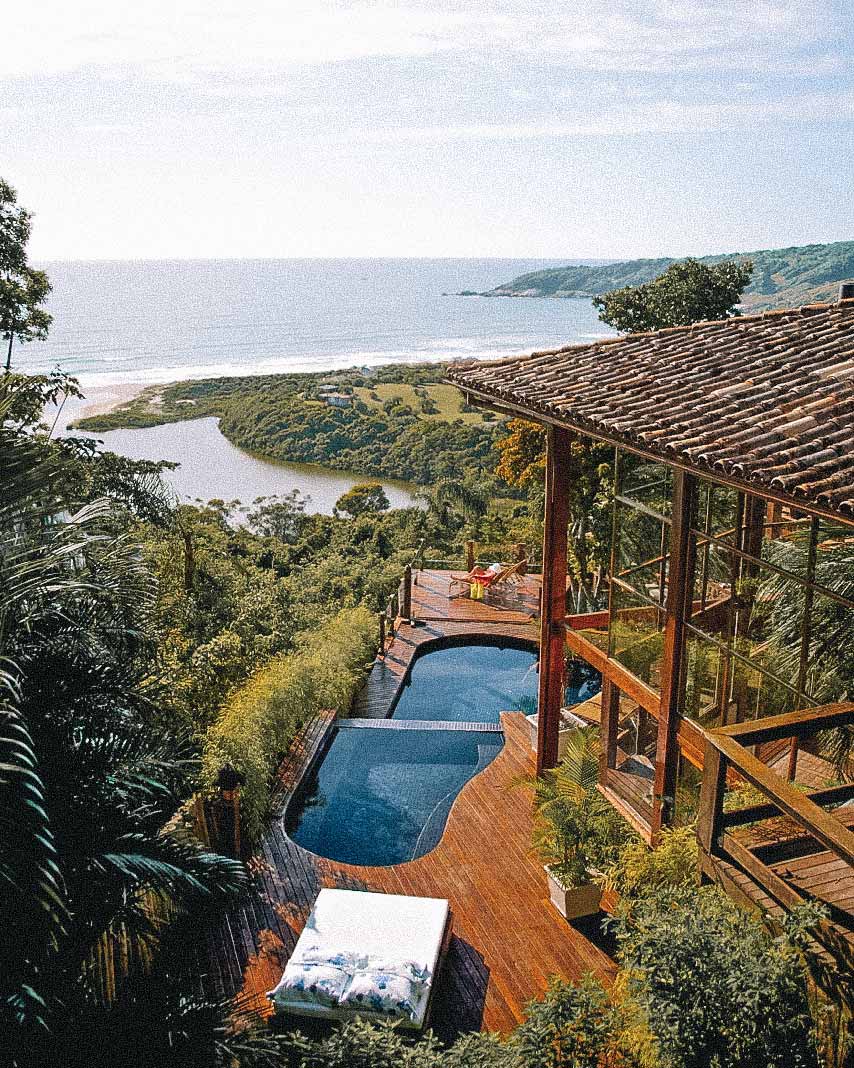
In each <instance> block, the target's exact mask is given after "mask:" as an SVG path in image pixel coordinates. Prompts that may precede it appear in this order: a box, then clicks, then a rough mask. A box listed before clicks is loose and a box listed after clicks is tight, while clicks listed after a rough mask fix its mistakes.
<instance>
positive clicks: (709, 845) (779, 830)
mask: <svg viewBox="0 0 854 1068" xmlns="http://www.w3.org/2000/svg"><path fill="white" fill-rule="evenodd" d="M851 724H854V704H852V703H844V704H832V705H824V706H822V707H820V708H810V709H804V710H801V711H798V712H790V713H787V714H785V715H781V716H769V717H767V718H766V719H760V720H755V721H751V722H749V723H739V724H735V725H733V726H728V727H719V728H716V729H712V730H704V731H703V732H702V734H703V737H704V740H705V757H704V762H703V763H704V767H703V785H702V791H701V796H700V810H699V817H698V822H697V835H698V838H699V841H700V850H701V861H700V862H701V866H702V868H703V870H704V872H705V873H706V874H707V875H709V876H711V877H713V878H722V879H723V880H724V881H726V876H727V873H729V874H730V875H732V874H733V872H732V869H737V873H736V874H737V877H738V878H741V879H742V882H743V877H744V876H746V877H747V879H748V880H749V881H750V882H751V883H752V884H753V887H754V888H755V889H754V893H753V895H752V900H754V901H761V900H762V899H763V897H764V898H765V899H766V900H767V899H768V898H770V899H771V902H772V903H775V904H776V905H778V906H779V907H780V908H782V909H783V910H785V911H790V910H791V909H793V908H794V907H796V906H797V905H799V904H800V903H802V902H803V901H805V900H809V899H815V900H818V901H821V902H823V903H824V904H825V905H826V907H827V909H828V913H829V923H828V924H825V925H822V926H823V933H824V934H825V935H828V936H831V937H829V939H825V938H822V941H825V942H827V941H831V942H834V943H838V941H839V935H840V928H841V932H842V936H843V938H846V937H850V935H851V932H852V930H854V916H852V914H851V912H850V911H848V910H847V908H846V907H845V905H844V902H845V901H846V900H847V897H845V896H844V895H845V894H847V891H844V893H843V897H842V898H841V899H840V901H841V902H842V905H840V904H838V903H837V902H836V899H837V898H838V897H839V892H840V889H841V888H844V887H845V886H848V888H849V889H850V888H851V886H854V832H852V830H851V829H850V827H849V826H848V825H847V823H848V822H849V820H848V819H846V817H854V810H852V809H851V808H850V807H849V806H847V805H845V803H846V802H848V801H850V800H851V799H852V798H854V783H851V782H848V783H844V784H842V785H838V786H831V787H829V788H825V789H819V790H812V791H811V792H805V791H804V790H802V789H800V788H798V786H797V785H795V784H794V783H792V782H789V781H787V779H786V778H785V777H783V776H782V775H780V774H778V773H777V772H776V771H774V770H773V769H772V768H770V767H769V766H768V765H767V764H765V763H763V762H762V760H761V759H760V758H759V756H758V755H756V753H755V752H752V751H751V748H752V747H763V746H767V745H768V743H775V742H776V743H779V742H781V741H784V740H786V739H793V740H795V742H796V744H797V745H798V746H800V745H801V743H802V742H804V741H806V740H808V739H810V738H813V737H815V736H816V735H817V734H820V733H821V732H824V731H828V730H832V729H834V728H841V727H846V726H850V725H851ZM760 751H761V748H760ZM794 752H797V750H796V749H795V750H794ZM744 783H749V784H750V786H752V787H753V788H754V789H755V790H756V791H758V793H759V794H760V795H762V797H763V798H764V800H763V801H762V802H760V803H758V804H753V805H751V806H749V807H747V808H738V809H735V810H734V811H726V810H725V797H726V793H727V789H728V787H732V786H734V785H738V784H744ZM839 806H845V807H843V808H839ZM834 807H835V808H836V809H837V811H836V812H835V813H834V812H832V811H830V809H831V808H834ZM768 821H772V822H771V823H770V825H769V824H768ZM761 824H765V827H764V828H760V826H759V825H761ZM819 854H821V856H822V858H823V863H822V866H821V870H822V871H826V873H827V876H826V879H825V880H824V881H822V880H821V879H819V880H818V881H816V879H815V866H813V869H812V874H811V876H810V878H809V879H807V878H799V876H800V875H801V873H802V872H803V871H805V869H804V868H802V867H801V866H800V862H802V861H803V858H805V857H809V856H813V857H815V856H817V855H819ZM738 873H740V875H738ZM743 885H748V884H746V883H743ZM756 890H758V891H759V892H758V893H757V892H756ZM748 896H751V895H750V894H748Z"/></svg>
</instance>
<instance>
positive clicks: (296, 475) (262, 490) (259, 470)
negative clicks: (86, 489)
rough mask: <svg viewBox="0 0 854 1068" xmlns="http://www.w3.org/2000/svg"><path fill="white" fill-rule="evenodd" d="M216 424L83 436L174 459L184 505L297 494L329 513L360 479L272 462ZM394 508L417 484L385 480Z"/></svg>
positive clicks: (171, 477)
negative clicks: (244, 447)
mask: <svg viewBox="0 0 854 1068" xmlns="http://www.w3.org/2000/svg"><path fill="white" fill-rule="evenodd" d="M218 423H219V420H218V419H214V418H206V419H192V420H188V421H187V422H182V423H167V424H165V425H164V426H154V427H146V428H145V429H143V430H111V431H109V432H108V433H104V434H93V435H88V434H87V435H83V434H79V432H75V433H78V434H79V436H81V437H84V436H85V437H89V436H91V437H96V438H98V439H99V440H100V441H103V443H104V448H105V449H108V450H109V451H110V452H117V453H119V454H120V455H121V456H129V457H130V458H131V459H133V460H167V459H168V460H173V461H175V462H177V463H179V464H180V465H181V466H180V467H178V468H177V469H176V470H175V471H170V472H167V473H166V475H165V476H164V477H165V479H166V481H167V482H168V483H169V484H170V485H171V486H172V487H173V489H174V490H175V492H176V494H177V495H178V496H179V497H180V498H181V499H182V500H185V501H195V500H201V501H208V500H212V499H214V498H220V499H222V500H225V501H232V500H239V501H240V502H241V503H243V504H251V503H252V502H253V501H254V500H255V499H256V498H258V497H271V496H275V495H281V494H285V493H289V492H290V491H291V490H294V489H296V490H299V492H300V493H302V494H304V495H306V496H308V497H310V498H311V502H310V504H309V505H308V506H307V510H308V511H309V512H321V513H323V514H324V515H331V514H332V508H333V506H334V504H335V502H336V501H337V500H338V498H339V497H340V496H341V495H342V494H343V493H346V492H347V490H349V489H350V488H351V487H352V486H354V485H355V484H356V483H357V482H364V481H365V476H364V475H352V474H348V473H347V472H344V471H333V470H332V469H331V468H328V467H318V466H316V465H314V464H288V463H273V462H271V461H270V460H263V459H261V458H260V457H257V456H252V455H251V454H250V453H247V452H244V451H243V450H242V449H238V448H237V446H236V445H232V444H231V442H230V441H229V440H228V438H226V437H223V435H222V434H221V433H220V432H219V427H218ZM383 486H384V487H385V492H386V496H387V497H388V499H389V504H390V505H391V506H392V508H406V507H408V506H410V505H413V504H415V503H416V502H415V500H414V498H413V494H414V492H415V491H416V487H415V486H411V485H409V484H408V483H406V482H394V481H390V482H387V481H384V482H383Z"/></svg>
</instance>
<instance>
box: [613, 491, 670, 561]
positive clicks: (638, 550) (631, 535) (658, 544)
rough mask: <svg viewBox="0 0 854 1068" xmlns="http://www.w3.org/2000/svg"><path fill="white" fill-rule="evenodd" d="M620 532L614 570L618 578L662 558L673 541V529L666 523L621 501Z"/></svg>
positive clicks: (618, 531)
mask: <svg viewBox="0 0 854 1068" xmlns="http://www.w3.org/2000/svg"><path fill="white" fill-rule="evenodd" d="M616 534H617V544H616V546H615V553H614V571H615V574H616V575H617V576H618V577H620V576H622V575H623V573H624V572H627V571H630V570H631V569H632V568H635V567H638V566H639V565H644V566H646V565H649V564H651V563H653V562H657V561H660V560H661V557H662V555H665V554H666V553H667V550H668V546H669V543H670V528H669V527H668V526H667V524H666V523H663V522H662V521H661V520H660V519H656V518H655V516H651V515H647V514H646V512H638V511H635V510H634V509H633V508H631V507H630V506H629V505H626V504H620V503H618V504H617V524H616Z"/></svg>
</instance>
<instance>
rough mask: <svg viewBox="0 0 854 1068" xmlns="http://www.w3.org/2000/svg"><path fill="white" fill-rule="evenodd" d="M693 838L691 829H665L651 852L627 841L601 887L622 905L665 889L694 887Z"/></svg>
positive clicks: (634, 840) (636, 841)
mask: <svg viewBox="0 0 854 1068" xmlns="http://www.w3.org/2000/svg"><path fill="white" fill-rule="evenodd" d="M697 853H698V847H697V836H696V834H695V833H694V829H693V828H692V827H665V828H663V829H662V831H661V838H660V840H659V843H658V845H657V846H656V848H655V849H650V847H649V846H648V845H647V844H646V842H644V841H643V840H642V839H641V838H631V839H629V840H628V841H627V842H625V843H624V845H623V846H622V847H621V849H620V850H619V853H618V854H617V858H616V860H615V861H614V863H613V864H611V865H610V867H609V868H608V869H607V871H606V872H605V885H606V887H607V888H608V889H609V890H614V891H615V892H616V893H618V894H619V895H620V897H621V898H622V899H624V900H626V901H629V900H633V899H634V898H639V897H646V896H648V895H650V894H655V893H657V892H658V891H660V890H664V889H666V888H668V887H673V888H675V887H691V886H696V884H697Z"/></svg>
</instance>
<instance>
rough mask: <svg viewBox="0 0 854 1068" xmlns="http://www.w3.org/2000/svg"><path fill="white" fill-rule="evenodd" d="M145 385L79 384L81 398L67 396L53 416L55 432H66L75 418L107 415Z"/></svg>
mask: <svg viewBox="0 0 854 1068" xmlns="http://www.w3.org/2000/svg"><path fill="white" fill-rule="evenodd" d="M169 384H170V385H171V383H169ZM147 387H148V383H146V382H116V383H113V384H111V385H103V386H84V385H81V386H80V389H81V391H82V392H83V394H84V396H83V399H82V400H79V399H78V398H77V397H69V398H68V399H67V400H66V401H65V403H64V404H63V405H62V406H61V408H60V409H59V412H58V414H57V415H56V417H55V418H56V427H55V429H56V432H57V433H61V434H65V433H68V428H69V425H70V424H71V423H73V422H74V421H75V420H76V419H86V418H89V417H90V416H93V415H108V414H110V413H111V412H113V411H115V410H116V409H117V408H118V407H120V406H121V405H122V404H128V403H129V402H130V401H132V400H135V399H136V398H137V397H138V396H139V395H140V393H142V391H143V390H144V389H146V388H147ZM80 433H89V431H80Z"/></svg>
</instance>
